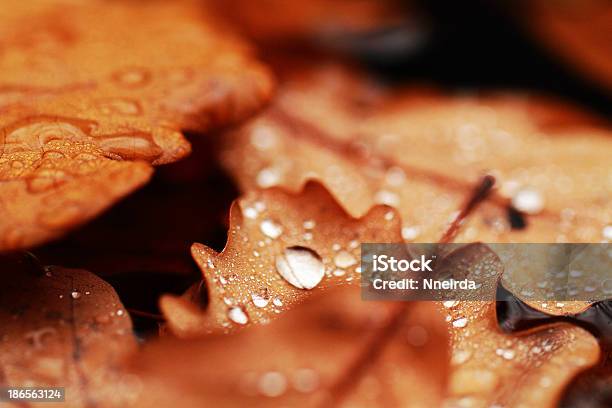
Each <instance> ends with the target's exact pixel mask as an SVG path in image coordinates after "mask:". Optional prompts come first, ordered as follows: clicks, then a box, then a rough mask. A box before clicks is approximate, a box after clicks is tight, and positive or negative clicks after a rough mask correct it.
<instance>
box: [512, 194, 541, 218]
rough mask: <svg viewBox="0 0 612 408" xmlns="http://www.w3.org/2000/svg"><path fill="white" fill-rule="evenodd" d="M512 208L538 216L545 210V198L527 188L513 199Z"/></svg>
mask: <svg viewBox="0 0 612 408" xmlns="http://www.w3.org/2000/svg"><path fill="white" fill-rule="evenodd" d="M512 206H513V207H514V208H516V209H517V210H519V211H521V212H524V213H526V214H537V213H539V212H540V211H542V210H543V209H544V197H542V194H540V192H539V191H537V190H534V189H531V188H525V189H522V190H519V191H518V192H517V193H516V194H515V195H514V196H513V197H512Z"/></svg>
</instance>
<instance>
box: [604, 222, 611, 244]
mask: <svg viewBox="0 0 612 408" xmlns="http://www.w3.org/2000/svg"><path fill="white" fill-rule="evenodd" d="M601 235H603V237H604V239H605V240H607V241H612V225H606V226H605V227H603V229H602V230H601Z"/></svg>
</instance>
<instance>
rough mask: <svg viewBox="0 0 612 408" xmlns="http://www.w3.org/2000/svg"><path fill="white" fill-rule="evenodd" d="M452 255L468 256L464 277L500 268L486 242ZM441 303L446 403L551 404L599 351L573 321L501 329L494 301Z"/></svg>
mask: <svg viewBox="0 0 612 408" xmlns="http://www.w3.org/2000/svg"><path fill="white" fill-rule="evenodd" d="M452 256H454V257H458V258H459V260H461V259H466V258H467V259H470V262H469V265H468V267H467V268H463V271H462V273H463V274H465V276H466V277H468V278H469V277H470V276H475V273H476V272H477V271H478V268H481V267H483V266H484V265H489V266H490V267H491V268H493V271H494V272H495V273H496V274H497V276H499V277H501V274H502V273H503V265H502V263H501V262H500V261H499V258H498V257H497V255H496V254H495V253H494V252H493V251H492V250H491V249H490V248H489V247H487V246H485V245H482V244H470V245H466V246H464V247H462V250H461V251H455V253H454V254H452ZM447 262H451V263H452V260H447ZM459 265H461V263H459ZM486 290H489V291H492V292H491V293H489V294H488V295H483V296H487V298H492V297H494V291H495V288H489V289H486ZM441 306H442V309H443V310H444V313H445V314H446V316H447V318H446V320H447V322H448V327H449V330H450V333H451V344H452V357H451V364H452V365H453V368H452V370H451V371H452V374H451V378H450V380H449V383H450V385H449V399H448V401H447V403H448V405H449V406H470V407H490V406H495V405H499V406H512V407H514V406H516V407H519V406H526V407H527V406H555V404H556V403H557V402H558V401H559V399H560V398H561V394H562V392H563V390H564V388H565V386H566V385H567V384H568V383H569V382H570V381H571V380H572V379H573V378H574V377H575V376H576V375H577V374H578V373H579V372H581V371H583V370H585V369H586V368H589V367H591V366H593V365H594V364H595V363H596V362H597V361H598V359H599V356H600V349H599V346H598V344H597V340H596V339H595V338H594V337H593V336H592V335H591V334H589V333H588V332H586V331H585V330H583V329H581V328H579V327H577V326H573V325H569V324H565V323H562V324H559V323H556V324H549V325H543V326H541V327H537V328H534V329H531V330H528V331H525V332H521V333H517V334H506V333H503V332H502V331H501V330H500V328H499V326H498V323H497V318H496V304H495V302H484V301H473V302H472V301H463V302H453V301H446V302H442V304H441Z"/></svg>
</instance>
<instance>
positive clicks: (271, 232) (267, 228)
mask: <svg viewBox="0 0 612 408" xmlns="http://www.w3.org/2000/svg"><path fill="white" fill-rule="evenodd" d="M259 229H260V230H261V232H262V233H263V234H264V235H265V236H267V237H270V238H272V239H276V238H278V237H280V236H281V234H282V233H283V227H281V226H280V225H279V224H277V223H276V222H274V221H272V220H270V219H266V220H263V221H262V222H261V224H259Z"/></svg>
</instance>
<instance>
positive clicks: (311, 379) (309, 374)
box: [291, 368, 319, 393]
mask: <svg viewBox="0 0 612 408" xmlns="http://www.w3.org/2000/svg"><path fill="white" fill-rule="evenodd" d="M291 383H292V385H293V388H295V390H296V391H298V392H302V393H309V392H313V391H315V390H316V389H317V388H318V387H319V375H318V374H317V372H316V371H315V370H313V369H311V368H300V369H298V370H296V371H295V373H293V375H292V378H291Z"/></svg>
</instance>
